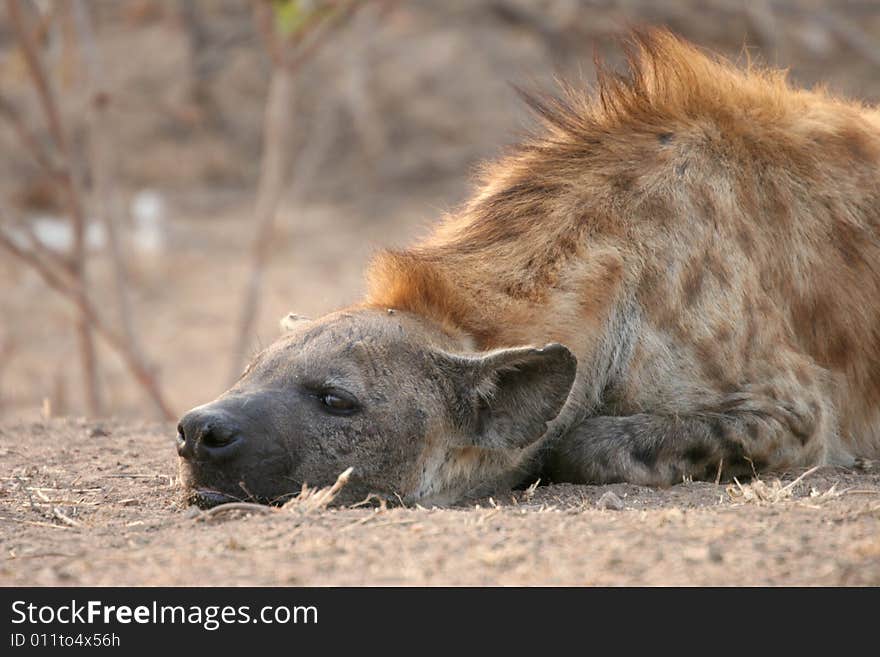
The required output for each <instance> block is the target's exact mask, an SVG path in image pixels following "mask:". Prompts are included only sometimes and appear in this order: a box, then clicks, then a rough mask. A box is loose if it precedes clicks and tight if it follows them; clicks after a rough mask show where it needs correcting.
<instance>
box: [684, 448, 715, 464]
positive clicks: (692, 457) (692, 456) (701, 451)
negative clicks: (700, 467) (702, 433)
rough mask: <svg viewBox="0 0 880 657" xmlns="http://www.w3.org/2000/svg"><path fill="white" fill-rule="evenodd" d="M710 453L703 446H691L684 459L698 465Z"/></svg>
mask: <svg viewBox="0 0 880 657" xmlns="http://www.w3.org/2000/svg"><path fill="white" fill-rule="evenodd" d="M710 454H711V452H710V451H709V449H708V448H707V447H706V446H705V445H700V444H696V445H692V446H691V447H689V448H688V449H687V450H686V451H685V453H684V457H685V458H686V459H687V460H688V461H690V462H691V463H693V464H695V465H696V464H699V463H702V462H703V461H705V460H706V459H707V458H709V456H710Z"/></svg>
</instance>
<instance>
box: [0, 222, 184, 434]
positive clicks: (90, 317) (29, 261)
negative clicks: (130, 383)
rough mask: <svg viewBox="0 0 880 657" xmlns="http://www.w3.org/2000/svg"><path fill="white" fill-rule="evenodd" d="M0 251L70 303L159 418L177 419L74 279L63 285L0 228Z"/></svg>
mask: <svg viewBox="0 0 880 657" xmlns="http://www.w3.org/2000/svg"><path fill="white" fill-rule="evenodd" d="M0 247H2V248H3V249H5V250H6V251H7V252H8V253H9V254H10V255H12V256H14V257H15V258H17V259H18V260H20V261H21V262H22V263H24V264H26V265H28V266H29V267H31V269H33V270H34V271H36V272H37V273H38V274H39V275H40V278H42V279H43V282H45V283H46V285H48V286H49V287H50V288H52V289H53V290H55V291H56V292H58V293H59V294H61V295H62V296H64V297H65V298H67V299H68V300H69V301H71V302H73V303H74V304H75V305H76V306H77V308H78V309H79V311H80V314H81V315H82V316H83V317H85V318H86V320H87V321H88V322H89V324H90V326H92V327H93V328H94V329H95V331H96V332H97V333H98V334H99V335H100V336H101V337H102V338H104V341H105V342H106V343H107V344H108V345H109V346H110V347H111V348H112V349H113V350H114V351H115V352H116V353H117V354H118V355H119V356H120V357H121V358H122V360H123V362H125V364H126V365H127V366H128V368H129V370H130V371H131V373H132V375H133V376H134V378H135V379H136V380H137V382H138V383H139V384H140V385H141V387H143V388H144V390H145V391H146V392H147V393H148V394H149V396H150V398H151V399H152V400H153V402H154V403H155V404H156V407H157V408H158V409H159V411H160V412H161V413H162V416H163V417H164V418H165V419H167V420H173V419H174V418H175V417H176V414H175V413H174V411H173V410H172V408H171V406H170V405H169V404H168V402H167V401H166V400H165V398H164V397H163V395H162V391H161V390H160V389H159V386H158V383H157V381H156V378H155V376H154V374H153V372H152V371H151V370H150V369H149V368H148V367H147V366H146V365H145V364H144V363H143V362H141V361H140V360H139V359H138V357H137V355H136V354H134V352H132V351H131V350H130V349H128V348H127V344H126V341H125V339H124V338H122V337H121V336H120V335H118V334H117V333H116V332H115V331H113V329H111V328H110V327H109V326H108V325H107V324H106V323H105V322H104V320H103V319H102V318H101V316H100V315H99V314H98V312H97V311H96V310H95V307H94V306H93V305H92V304H91V302H90V301H89V300H88V298H87V297H86V296H85V295H84V294H82V292H81V290H78V289H76V288H75V287H72V284H78V280H77V279H73V278H71V279H69V280H67V281H66V280H65V279H64V276H63V275H61V274H59V273H58V272H57V271H55V269H54V268H53V267H52V266H51V265H48V264H47V263H46V262H45V261H44V260H42V259H41V258H40V257H39V256H37V255H36V253H34V252H32V251H28V250H25V249H23V248H21V247H20V246H18V244H16V241H15V240H14V239H13V238H12V237H11V236H10V235H9V234H8V233H7V232H6V231H5V230H4V229H2V228H0Z"/></svg>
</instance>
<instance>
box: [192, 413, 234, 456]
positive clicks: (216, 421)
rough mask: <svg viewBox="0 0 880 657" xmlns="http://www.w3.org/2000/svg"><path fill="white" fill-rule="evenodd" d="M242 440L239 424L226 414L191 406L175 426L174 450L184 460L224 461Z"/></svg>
mask: <svg viewBox="0 0 880 657" xmlns="http://www.w3.org/2000/svg"><path fill="white" fill-rule="evenodd" d="M243 442H244V436H243V435H242V433H241V431H240V430H239V428H238V426H237V425H236V424H235V422H233V421H231V420H230V419H229V418H228V417H227V416H226V414H225V413H221V412H212V411H210V410H204V409H194V410H192V411H190V412H189V413H187V414H186V415H184V416H183V417H182V418H181V420H180V423H179V424H178V425H177V453H178V454H179V455H180V456H181V457H182V458H185V459H193V458H194V459H197V460H207V459H210V460H217V461H222V460H227V459H229V458H231V457H233V456H235V455H236V453H238V451H239V448H240V447H241V445H242V444H243Z"/></svg>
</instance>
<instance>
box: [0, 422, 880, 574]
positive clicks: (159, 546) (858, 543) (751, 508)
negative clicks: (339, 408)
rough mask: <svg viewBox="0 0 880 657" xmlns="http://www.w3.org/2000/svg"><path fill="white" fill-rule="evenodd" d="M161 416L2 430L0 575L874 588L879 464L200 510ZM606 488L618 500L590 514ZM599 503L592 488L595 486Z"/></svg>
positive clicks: (879, 552)
mask: <svg viewBox="0 0 880 657" xmlns="http://www.w3.org/2000/svg"><path fill="white" fill-rule="evenodd" d="M172 437H173V432H172V430H171V427H168V426H165V425H157V424H145V423H134V422H125V423H121V422H86V421H81V420H53V421H50V422H48V423H29V424H5V425H2V426H0V473H2V476H0V585H117V586H118V585H199V586H202V585H337V584H338V585H384V584H405V585H410V584H413V585H425V584H431V585H438V584H452V585H467V584H474V585H495V584H504V585H508V584H518V585H541V584H557V585H663V584H670V585H764V584H770V585H878V584H880V473H878V472H877V471H876V470H873V471H872V470H870V469H869V470H868V471H861V472H851V471H842V470H837V469H830V468H825V469H821V470H819V471H816V472H813V473H811V474H809V475H808V476H806V477H804V478H803V479H801V480H800V482H798V483H796V484H795V485H794V486H791V487H789V488H787V489H786V488H785V486H786V485H787V484H788V483H791V481H794V479H795V475H796V474H797V473H795V474H793V475H791V476H787V477H783V479H782V482H781V483H780V482H778V481H776V480H773V479H770V478H766V479H764V480H763V481H761V482H760V483H757V482H752V483H751V484H750V485H749V484H745V483H744V484H743V488H742V489H740V488H739V487H737V486H736V485H733V486H729V485H725V484H721V485H716V484H712V483H685V484H682V485H679V486H674V487H672V488H669V489H666V490H656V489H650V488H643V487H638V486H632V485H625V484H619V485H612V486H569V485H557V486H540V487H538V488H537V489H535V490H534V492H533V493H529V492H528V491H516V492H508V493H505V494H502V495H499V496H497V497H496V498H494V499H493V500H488V499H486V500H480V501H479V502H478V503H477V504H473V503H472V504H469V505H467V506H462V507H458V508H452V509H430V510H428V509H402V508H397V509H387V510H382V509H376V508H356V509H326V510H318V511H311V512H307V511H305V510H304V509H303V508H302V506H296V505H292V508H286V509H280V510H275V509H272V510H268V509H267V512H266V513H254V514H243V513H238V512H227V513H218V514H214V515H210V516H206V515H204V513H203V512H199V511H198V510H196V509H195V508H187V507H186V505H185V504H183V502H182V499H181V496H180V491H179V489H178V488H177V481H176V464H175V457H174V451H173V448H172ZM609 491H611V492H613V493H614V494H615V495H617V497H618V498H619V499H620V500H621V501H622V503H623V508H622V509H619V510H615V509H613V508H603V507H605V506H607V505H606V503H604V502H601V503H600V498H602V496H603V495H604V494H606V493H607V492H609ZM606 500H607V496H606Z"/></svg>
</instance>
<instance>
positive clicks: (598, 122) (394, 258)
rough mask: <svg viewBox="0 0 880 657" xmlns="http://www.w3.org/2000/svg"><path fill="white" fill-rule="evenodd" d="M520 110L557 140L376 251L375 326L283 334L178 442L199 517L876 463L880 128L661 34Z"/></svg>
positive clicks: (188, 423)
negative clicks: (323, 494)
mask: <svg viewBox="0 0 880 657" xmlns="http://www.w3.org/2000/svg"><path fill="white" fill-rule="evenodd" d="M527 100H528V102H529V104H530V105H531V107H532V109H533V110H534V111H535V113H536V114H537V115H538V117H539V118H540V120H541V122H542V125H543V129H542V130H541V131H540V132H539V133H538V134H536V135H535V136H533V137H532V138H530V139H528V140H526V141H525V142H524V143H523V144H521V145H520V146H519V147H517V148H515V149H513V150H512V152H510V153H509V154H508V155H507V156H506V157H504V158H502V159H501V160H500V161H498V162H496V163H494V164H492V165H490V166H488V167H486V169H485V171H484V173H483V178H482V182H481V184H480V186H479V188H478V189H477V191H476V193H475V194H474V195H473V198H472V199H471V200H470V201H468V202H467V203H466V204H465V205H464V206H463V207H462V208H460V209H459V210H457V211H455V212H453V213H451V214H450V215H449V216H447V217H446V218H445V220H444V221H442V222H441V223H440V224H439V226H438V227H437V228H436V229H435V230H434V232H433V233H432V234H431V235H430V236H429V237H428V238H427V239H425V240H423V241H422V242H421V243H419V244H417V245H416V246H414V247H413V248H411V249H408V250H403V251H388V252H385V253H382V254H380V255H379V256H378V257H377V258H376V260H375V261H374V262H373V264H372V266H371V267H370V270H369V272H368V281H369V292H368V295H367V298H366V300H365V301H364V302H363V304H361V305H360V306H358V307H356V308H351V309H348V310H346V311H342V312H339V313H334V314H331V315H328V316H326V317H323V318H319V319H318V320H314V321H309V320H301V319H300V318H296V317H292V318H288V319H287V320H285V322H284V325H285V326H286V327H287V328H289V330H290V333H289V334H288V335H287V336H286V337H285V338H282V339H281V340H279V341H278V342H276V343H275V344H273V345H271V346H270V347H268V348H267V349H265V350H264V351H263V352H262V353H261V354H260V355H258V356H257V358H256V359H255V361H254V363H252V364H251V366H249V368H248V370H247V371H246V372H245V374H244V375H243V376H242V378H241V380H240V381H239V382H238V383H237V384H236V385H235V386H234V387H233V388H232V389H231V390H230V391H228V392H227V393H226V394H224V395H223V396H221V397H220V398H219V399H217V400H216V401H215V402H212V403H211V404H207V405H205V406H203V407H199V408H197V409H194V410H193V411H191V412H190V413H188V414H187V415H186V416H185V417H184V418H183V419H182V420H181V427H180V436H179V438H178V450H179V451H180V454H181V457H182V466H181V467H182V475H181V476H182V479H183V481H185V482H187V485H188V486H189V487H190V488H191V489H193V490H196V491H197V493H198V496H199V498H200V499H203V500H204V499H206V496H207V499H208V500H209V501H210V500H214V501H216V499H218V497H217V496H218V495H222V496H225V498H228V497H229V496H234V495H236V494H238V493H239V488H241V486H242V485H244V486H246V488H247V490H248V491H253V493H249V495H253V496H254V497H257V498H258V499H268V500H271V499H278V498H279V497H283V496H284V495H287V494H290V493H291V492H294V491H295V490H296V489H297V488H296V484H298V483H302V482H309V483H310V484H312V485H327V484H329V483H332V482H333V480H334V478H335V476H336V475H337V474H338V473H339V472H341V471H342V470H344V469H345V468H347V467H350V466H351V467H353V468H354V474H353V475H352V477H351V479H350V483H349V485H348V488H349V489H350V490H349V493H351V494H354V493H358V494H363V495H366V493H368V492H378V493H380V494H382V495H384V496H385V497H387V498H390V499H398V498H399V499H403V500H405V501H411V502H420V503H425V504H429V503H450V502H454V501H456V500H459V499H461V498H462V497H464V496H467V495H469V494H473V493H477V492H480V493H483V494H489V493H492V492H493V491H494V490H496V489H497V488H500V487H504V486H509V485H512V484H515V483H517V482H520V483H522V482H523V481H526V480H531V481H533V480H534V479H533V477H535V476H541V477H550V478H552V479H554V480H560V481H569V482H609V481H630V482H635V483H642V484H654V485H668V484H672V483H675V482H678V481H681V479H682V478H683V477H684V478H687V477H694V478H711V479H714V478H715V477H716V476H718V474H719V473H720V474H721V476H723V477H730V476H734V475H743V474H751V473H752V472H753V471H755V470H757V471H761V470H782V469H786V468H791V467H803V466H807V465H811V464H815V463H838V464H844V465H848V464H852V463H853V462H854V460H855V458H856V457H866V458H876V457H877V456H880V303H878V301H880V113H878V112H877V111H876V110H874V109H870V108H867V107H863V106H861V105H859V104H858V103H854V102H849V101H843V100H840V99H837V98H834V97H832V96H830V95H829V94H827V93H826V92H824V91H822V90H814V91H805V90H798V89H793V88H791V87H790V86H789V85H788V84H787V83H786V81H785V76H784V74H783V73H781V72H774V71H766V70H762V69H759V68H756V67H752V66H749V67H748V68H747V69H746V70H740V69H737V68H736V67H734V66H732V65H731V64H729V63H727V62H724V61H722V60H719V59H717V58H714V57H711V56H709V55H706V54H704V53H702V52H700V51H699V50H697V49H696V48H695V47H693V46H691V45H688V44H686V43H684V42H682V41H680V40H679V39H677V38H675V37H673V36H672V35H670V34H669V33H667V32H663V31H653V32H647V33H643V34H637V35H636V36H635V39H634V46H633V47H632V49H631V52H630V55H629V73H628V75H626V76H621V75H616V74H612V73H607V72H603V73H601V75H600V77H599V85H598V89H597V91H596V92H595V93H593V94H585V93H581V92H579V91H576V90H573V89H565V91H564V94H563V95H562V96H561V97H559V98H536V97H532V96H527ZM530 345H532V346H530ZM542 345H544V346H543V347H541V348H538V347H540V346H542ZM328 395H329V396H328ZM333 404H337V405H338V404H343V405H344V406H345V408H344V409H342V410H341V411H340V410H339V409H334V408H333Z"/></svg>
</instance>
